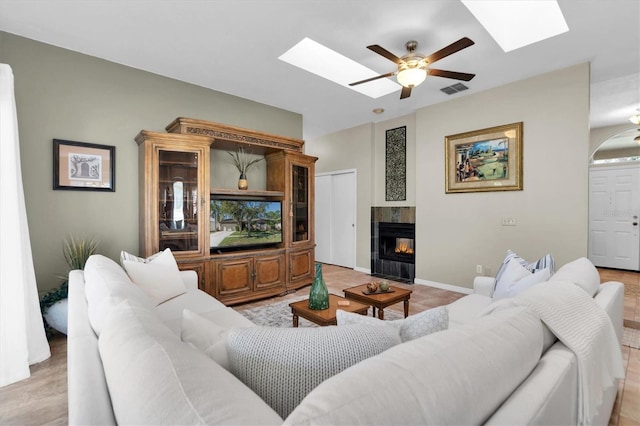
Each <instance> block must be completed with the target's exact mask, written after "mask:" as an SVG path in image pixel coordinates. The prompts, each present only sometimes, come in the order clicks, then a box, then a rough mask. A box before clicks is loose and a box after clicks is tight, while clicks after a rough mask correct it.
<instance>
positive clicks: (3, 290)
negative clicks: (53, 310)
mask: <svg viewBox="0 0 640 426" xmlns="http://www.w3.org/2000/svg"><path fill="white" fill-rule="evenodd" d="M0 190H1V191H0V386H5V385H8V384H11V383H14V382H17V381H19V380H22V379H26V378H27V377H29V376H30V375H31V373H30V371H29V365H31V364H35V363H37V362H41V361H44V360H45V359H47V358H49V357H50V356H51V352H50V351H49V343H48V342H47V337H46V335H45V332H44V325H43V322H42V315H41V314H40V303H39V299H38V288H37V287H36V275H35V271H34V269H33V257H32V255H31V243H30V241H29V226H28V224H27V211H26V207H25V202H24V191H23V189H22V172H21V170H20V145H19V142H18V117H17V115H16V101H15V97H14V93H13V71H12V70H11V67H10V66H9V65H6V64H0Z"/></svg>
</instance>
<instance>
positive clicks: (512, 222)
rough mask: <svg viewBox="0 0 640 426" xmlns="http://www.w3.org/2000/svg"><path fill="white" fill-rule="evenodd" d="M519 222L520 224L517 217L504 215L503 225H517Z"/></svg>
mask: <svg viewBox="0 0 640 426" xmlns="http://www.w3.org/2000/svg"><path fill="white" fill-rule="evenodd" d="M517 224H518V221H517V220H516V218H515V217H507V216H503V217H502V226H516V225H517Z"/></svg>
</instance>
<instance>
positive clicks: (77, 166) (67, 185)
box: [53, 139, 116, 192]
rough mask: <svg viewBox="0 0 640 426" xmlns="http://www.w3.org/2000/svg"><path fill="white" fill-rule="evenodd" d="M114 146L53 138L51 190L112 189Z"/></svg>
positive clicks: (114, 161) (113, 186)
mask: <svg viewBox="0 0 640 426" xmlns="http://www.w3.org/2000/svg"><path fill="white" fill-rule="evenodd" d="M115 164H116V147H115V146H109V145H97V144H92V143H86V142H73V141H65V140H60V139H54V140H53V189H66V190H76V191H109V192H114V191H115V190H116V187H115V182H116V180H115V170H116V165H115Z"/></svg>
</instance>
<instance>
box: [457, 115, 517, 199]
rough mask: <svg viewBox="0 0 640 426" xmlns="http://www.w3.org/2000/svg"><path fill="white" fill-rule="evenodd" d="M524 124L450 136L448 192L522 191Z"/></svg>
mask: <svg viewBox="0 0 640 426" xmlns="http://www.w3.org/2000/svg"><path fill="white" fill-rule="evenodd" d="M522 128H523V124H522V122H519V123H512V124H505V125H502V126H496V127H490V128H487V129H482V130H475V131H472V132H466V133H458V134H457V135H451V136H446V137H445V141H444V145H445V191H446V193H447V194H449V193H455V192H483V191H522Z"/></svg>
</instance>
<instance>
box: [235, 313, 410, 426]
mask: <svg viewBox="0 0 640 426" xmlns="http://www.w3.org/2000/svg"><path fill="white" fill-rule="evenodd" d="M398 343H400V337H399V336H398V332H397V331H396V329H395V328H393V327H371V326H366V325H361V324H359V325H349V326H343V327H336V326H329V327H317V328H266V327H250V328H234V329H232V330H230V331H229V336H228V339H227V351H228V354H229V364H230V366H231V371H232V372H233V374H235V375H236V377H238V378H239V379H240V380H242V381H243V382H244V383H245V384H247V385H248V386H249V387H250V388H251V389H253V390H254V391H255V392H256V393H257V394H258V395H260V396H261V397H262V399H264V400H265V401H266V402H267V404H269V405H270V406H271V407H272V408H273V409H274V410H276V412H277V413H278V414H280V415H281V416H282V417H285V416H287V415H288V414H289V413H290V412H291V411H292V410H293V409H294V408H295V407H296V406H297V405H298V404H299V403H300V401H302V399H303V398H304V397H305V395H307V394H308V393H309V392H310V391H311V390H312V389H313V388H315V387H316V386H317V385H318V384H320V383H321V382H322V381H323V380H325V379H328V378H329V377H332V376H334V375H335V374H338V373H339V372H341V371H342V370H344V369H345V368H347V367H349V366H351V365H353V364H356V363H358V362H360V361H362V360H364V359H366V358H369V357H371V356H374V355H377V354H379V353H381V352H383V351H385V350H387V349H389V348H390V347H392V346H395V345H397V344H398ZM355 385H356V386H359V384H355Z"/></svg>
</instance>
